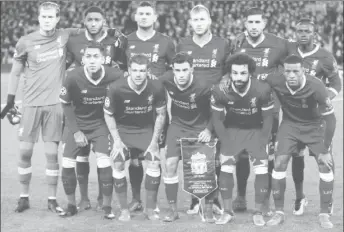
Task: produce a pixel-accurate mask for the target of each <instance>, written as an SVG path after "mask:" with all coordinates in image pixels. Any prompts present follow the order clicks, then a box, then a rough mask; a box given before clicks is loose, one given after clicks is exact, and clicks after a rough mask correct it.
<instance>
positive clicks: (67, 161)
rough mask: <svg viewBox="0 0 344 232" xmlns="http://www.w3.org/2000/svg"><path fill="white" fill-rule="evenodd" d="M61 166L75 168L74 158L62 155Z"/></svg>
mask: <svg viewBox="0 0 344 232" xmlns="http://www.w3.org/2000/svg"><path fill="white" fill-rule="evenodd" d="M62 168H76V160H75V159H72V158H68V157H63V158H62Z"/></svg>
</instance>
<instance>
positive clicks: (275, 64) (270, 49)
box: [233, 32, 288, 80]
mask: <svg viewBox="0 0 344 232" xmlns="http://www.w3.org/2000/svg"><path fill="white" fill-rule="evenodd" d="M243 34H244V35H239V36H245V39H244V40H243V42H242V44H236V47H235V49H234V50H233V53H239V52H243V53H246V54H248V55H249V56H251V57H252V58H253V59H254V60H255V61H256V72H255V74H256V76H257V78H258V79H263V80H264V79H265V78H266V77H267V75H268V74H270V73H276V72H278V71H279V68H280V67H281V66H282V63H283V59H285V58H286V57H287V55H288V41H287V40H285V39H283V38H280V37H277V36H275V35H273V34H270V33H263V36H264V37H263V39H262V40H259V41H257V43H256V44H252V42H251V40H250V39H249V38H248V35H247V33H246V32H244V33H243Z"/></svg>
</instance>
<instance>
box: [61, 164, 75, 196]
mask: <svg viewBox="0 0 344 232" xmlns="http://www.w3.org/2000/svg"><path fill="white" fill-rule="evenodd" d="M62 183H63V188H64V190H65V193H66V194H67V195H70V194H73V193H75V189H76V175H75V168H73V167H72V168H66V167H63V168H62Z"/></svg>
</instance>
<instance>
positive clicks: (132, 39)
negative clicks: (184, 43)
mask: <svg viewBox="0 0 344 232" xmlns="http://www.w3.org/2000/svg"><path fill="white" fill-rule="evenodd" d="M136 33H137V32H136V31H135V32H133V33H131V34H130V35H128V47H127V51H126V53H127V57H128V59H130V58H131V57H133V56H134V55H138V54H141V55H144V56H146V57H148V58H149V60H150V62H151V63H150V66H149V70H150V73H151V74H153V75H155V76H156V77H159V76H161V75H162V74H164V73H165V72H166V71H167V68H168V66H169V65H170V64H171V63H172V59H173V57H174V56H175V55H176V51H175V46H174V43H173V41H172V39H171V38H170V37H168V36H166V35H163V34H161V33H160V32H155V34H154V36H153V37H152V38H150V39H148V40H141V39H139V38H138V37H137V34H136Z"/></svg>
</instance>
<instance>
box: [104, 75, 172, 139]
mask: <svg viewBox="0 0 344 232" xmlns="http://www.w3.org/2000/svg"><path fill="white" fill-rule="evenodd" d="M129 83H130V82H129V78H122V79H120V80H118V81H116V83H114V84H112V85H110V88H109V90H108V92H107V97H106V99H105V103H104V111H105V113H107V114H109V115H113V116H114V118H115V120H116V124H117V128H118V131H119V132H123V133H145V132H147V131H152V130H153V128H154V124H155V120H154V115H155V113H156V112H155V111H156V109H159V108H162V107H166V93H165V89H164V87H163V86H162V83H161V82H160V81H159V80H147V82H146V87H144V89H143V90H141V92H137V91H136V90H134V89H133V87H132V86H131V84H129Z"/></svg>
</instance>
